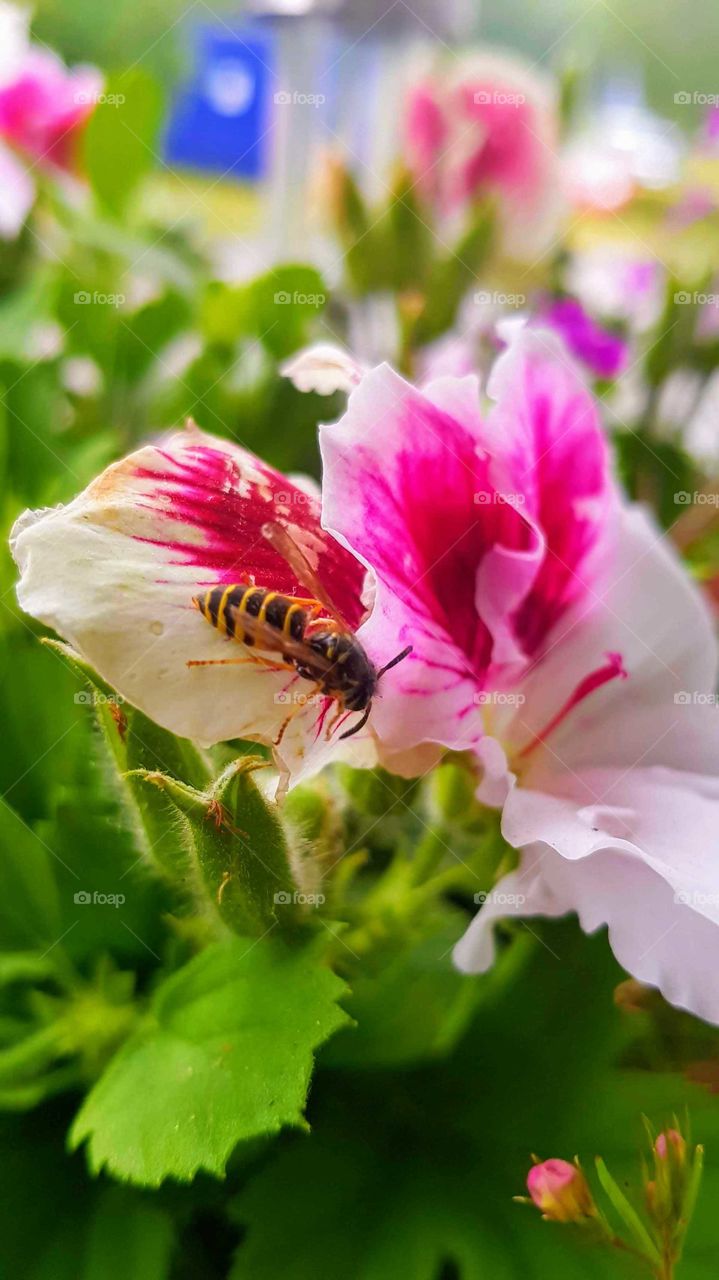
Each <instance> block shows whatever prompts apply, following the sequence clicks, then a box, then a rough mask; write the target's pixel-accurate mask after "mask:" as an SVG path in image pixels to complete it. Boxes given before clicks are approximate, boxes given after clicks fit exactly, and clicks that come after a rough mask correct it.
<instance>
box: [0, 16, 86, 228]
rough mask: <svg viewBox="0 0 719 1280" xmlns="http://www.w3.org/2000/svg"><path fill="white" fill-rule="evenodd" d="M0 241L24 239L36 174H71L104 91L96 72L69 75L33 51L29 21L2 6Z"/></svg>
mask: <svg viewBox="0 0 719 1280" xmlns="http://www.w3.org/2000/svg"><path fill="white" fill-rule="evenodd" d="M0 46H1V47H2V52H1V54H0V236H2V237H3V238H5V239H12V238H14V237H15V236H17V235H18V234H19V233H20V230H21V229H22V226H23V224H24V222H25V219H26V218H27V215H28V213H29V212H30V209H31V208H32V206H33V203H34V201H35V195H36V184H35V178H34V175H33V170H35V169H37V170H39V171H41V172H42V171H45V172H48V173H52V174H56V175H57V174H60V173H63V174H64V173H73V172H75V171H76V170H77V164H78V139H79V134H80V131H81V130H82V128H83V126H84V124H85V122H86V121H87V119H88V117H89V115H90V114H91V113H92V111H93V110H94V107H95V103H96V101H97V97H98V94H99V92H100V89H101V88H102V77H101V75H100V73H99V72H98V71H97V70H96V69H95V68H93V67H76V68H75V69H74V70H72V71H68V70H67V68H66V67H65V66H64V65H63V63H62V62H61V60H60V59H59V58H58V57H57V56H56V55H55V54H54V53H52V52H51V51H50V50H46V49H41V48H38V47H36V46H34V45H31V44H30V43H29V40H28V34H27V19H26V18H23V17H22V16H21V15H20V16H19V15H18V12H17V11H14V10H11V9H10V7H9V6H7V5H2V6H0Z"/></svg>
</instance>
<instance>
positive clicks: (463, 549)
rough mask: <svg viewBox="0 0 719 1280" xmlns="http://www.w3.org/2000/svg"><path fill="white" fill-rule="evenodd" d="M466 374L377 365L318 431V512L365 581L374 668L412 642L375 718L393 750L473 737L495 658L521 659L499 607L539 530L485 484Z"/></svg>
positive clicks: (527, 580) (527, 572)
mask: <svg viewBox="0 0 719 1280" xmlns="http://www.w3.org/2000/svg"><path fill="white" fill-rule="evenodd" d="M473 385H474V384H470V382H469V381H457V380H454V379H444V380H442V381H441V382H440V383H438V384H434V385H433V386H431V387H430V388H428V390H427V393H426V394H422V393H420V392H418V391H416V390H415V389H414V388H412V387H411V386H409V385H408V384H407V383H406V382H404V381H403V379H402V378H400V377H399V376H398V375H397V374H396V373H394V372H393V371H392V370H391V369H389V368H388V367H386V366H383V367H381V368H379V369H375V370H374V371H373V372H371V373H369V374H367V375H366V377H365V378H364V380H363V382H362V384H361V386H360V387H359V388H358V389H357V390H356V391H355V392H354V393H353V395H352V396H351V398H350V402H349V406H348V410H347V413H346V415H345V417H344V418H343V419H342V420H341V422H340V423H338V424H337V425H336V426H332V427H324V428H323V429H322V434H321V446H322V456H323V461H324V467H325V472H324V487H323V523H324V525H325V527H326V528H328V529H330V530H331V531H332V532H333V533H335V534H336V536H337V537H338V538H339V539H340V540H341V541H342V542H343V543H344V544H345V545H346V546H348V547H349V548H350V549H351V550H352V551H353V552H354V553H355V555H357V556H358V557H359V558H360V559H361V560H362V562H363V563H364V564H365V565H367V567H368V568H369V569H371V570H372V573H373V575H374V576H375V578H376V599H375V603H374V608H373V611H372V614H371V617H370V619H369V620H368V622H366V623H365V624H364V626H363V628H362V632H361V635H362V639H363V641H364V643H365V644H366V646H367V649H368V652H369V653H370V655H371V656H372V657H373V659H374V660H375V661H376V663H377V665H378V666H379V665H382V664H383V663H385V662H387V661H389V660H390V659H391V658H392V657H393V656H394V654H395V653H396V652H397V651H398V650H399V649H400V648H401V647H402V646H403V645H404V644H412V645H413V653H412V655H411V657H410V659H408V660H407V661H406V662H405V663H403V664H402V665H401V666H400V667H398V668H397V669H396V671H394V672H392V673H391V675H388V677H387V680H386V682H385V683H384V684H383V685H382V687H381V694H382V701H381V703H380V705H379V706H378V710H377V712H376V714H375V719H374V724H375V727H376V729H377V731H378V732H379V733H380V735H381V736H382V737H383V738H386V740H387V741H388V743H389V744H390V745H391V746H392V747H393V748H394V749H400V748H401V747H406V746H410V745H412V744H413V743H415V742H419V741H437V742H443V743H445V744H446V745H452V746H468V745H470V744H472V743H474V742H476V741H477V740H478V739H479V737H480V736H481V734H482V731H483V730H482V721H481V715H480V709H479V705H478V699H477V692H478V690H481V688H482V687H483V686H484V684H485V683H486V680H487V677H488V672H489V671H490V668H491V666H492V664H493V663H494V662H495V661H497V660H499V661H502V662H504V661H507V660H515V659H517V658H519V657H521V656H522V653H521V650H519V649H518V647H517V644H516V642H515V639H514V637H513V635H512V626H511V615H512V614H513V613H514V612H515V610H516V608H517V606H518V605H519V603H520V602H521V600H522V599H523V597H524V596H525V595H526V593H527V591H528V589H529V588H530V586H531V583H532V580H533V577H534V574H535V572H536V569H537V566H538V564H539V560H540V557H541V539H540V537H539V535H538V533H537V531H536V529H535V527H534V526H533V524H531V523H530V522H529V521H528V520H527V519H526V518H525V516H524V514H523V513H522V512H521V511H519V510H518V509H517V508H516V507H515V506H513V505H512V504H511V503H508V502H506V501H504V500H503V499H502V496H501V495H500V494H498V493H497V491H496V489H495V487H494V485H493V483H492V480H491V476H490V460H489V458H488V457H487V455H486V454H485V453H483V452H482V451H481V449H480V448H479V444H478V440H479V436H480V432H481V423H480V418H479V411H478V406H477V399H476V387H475V389H474V397H472V387H473ZM443 405H444V406H447V407H443ZM472 418H473V421H472Z"/></svg>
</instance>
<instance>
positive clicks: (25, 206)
mask: <svg viewBox="0 0 719 1280" xmlns="http://www.w3.org/2000/svg"><path fill="white" fill-rule="evenodd" d="M34 200H35V183H34V181H33V178H32V175H31V173H30V172H29V170H28V169H27V167H26V165H24V164H23V163H22V161H21V160H18V159H17V157H16V156H14V155H13V153H12V151H9V150H8V148H7V147H4V146H3V145H2V143H0V236H2V238H3V239H4V240H14V239H15V238H16V236H18V235H19V234H20V232H21V230H22V227H23V224H24V222H25V219H26V218H27V215H28V214H29V212H30V210H31V209H32V206H33V203H34Z"/></svg>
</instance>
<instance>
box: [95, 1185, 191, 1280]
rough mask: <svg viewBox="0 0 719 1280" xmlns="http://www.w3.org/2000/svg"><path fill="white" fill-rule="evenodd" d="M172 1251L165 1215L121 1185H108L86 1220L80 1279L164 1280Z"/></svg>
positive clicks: (157, 1207) (168, 1270) (159, 1209)
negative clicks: (83, 1258) (87, 1227)
mask: <svg viewBox="0 0 719 1280" xmlns="http://www.w3.org/2000/svg"><path fill="white" fill-rule="evenodd" d="M172 1250H173V1229H172V1223H171V1220H170V1218H169V1217H168V1216H167V1214H166V1213H164V1212H163V1211H162V1209H161V1208H160V1207H159V1206H158V1205H153V1204H150V1203H146V1202H145V1201H143V1200H140V1199H139V1197H138V1196H136V1195H133V1194H132V1192H130V1191H128V1190H127V1189H126V1188H125V1187H110V1188H108V1189H106V1190H105V1192H104V1194H103V1195H102V1197H101V1198H100V1201H99V1203H98V1206H97V1209H96V1211H95V1214H94V1215H93V1219H92V1222H91V1223H90V1228H89V1232H88V1241H87V1249H86V1254H85V1266H84V1269H83V1271H82V1273H81V1277H80V1280H127V1278H128V1277H132V1280H164V1277H166V1276H168V1275H169V1273H170V1264H171V1260H172ZM74 1275H75V1276H76V1277H77V1272H75V1273H74Z"/></svg>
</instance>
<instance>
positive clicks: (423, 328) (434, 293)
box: [411, 204, 496, 345]
mask: <svg viewBox="0 0 719 1280" xmlns="http://www.w3.org/2000/svg"><path fill="white" fill-rule="evenodd" d="M495 225H496V214H495V210H494V207H493V206H492V205H491V204H486V205H480V206H479V207H478V208H477V209H476V210H475V211H474V214H473V217H472V222H471V224H470V226H469V228H468V230H467V231H466V232H465V233H464V235H463V236H461V238H460V239H459V241H458V243H457V245H456V246H455V248H454V249H453V250H452V251H451V252H450V253H448V254H446V255H445V256H444V257H442V258H438V259H437V260H436V261H435V263H434V264H433V266H432V269H431V272H430V276H429V280H428V282H427V290H426V299H425V306H424V309H423V311H422V313H421V315H420V316H419V317H418V318H417V320H416V322H415V324H414V326H413V327H412V332H411V340H412V343H413V344H419V345H423V344H424V343H427V342H432V341H434V339H435V338H438V337H440V336H441V334H443V333H445V332H446V330H447V329H449V328H450V327H451V325H452V323H453V322H454V318H455V316H456V314H457V310H458V308H459V304H460V303H461V301H462V299H463V298H464V296H465V294H466V293H467V291H468V290H469V289H470V288H471V287H472V285H473V284H478V283H479V273H480V271H481V270H482V268H483V266H484V264H485V262H486V260H487V258H488V256H489V253H490V251H491V248H492V240H493V235H494V230H495Z"/></svg>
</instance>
